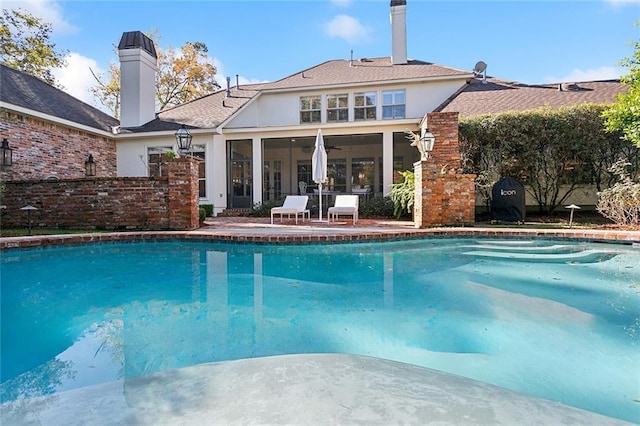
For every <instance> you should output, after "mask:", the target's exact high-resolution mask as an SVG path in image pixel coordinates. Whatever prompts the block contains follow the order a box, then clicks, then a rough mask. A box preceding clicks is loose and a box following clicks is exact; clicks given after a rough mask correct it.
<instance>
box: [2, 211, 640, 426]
mask: <svg viewBox="0 0 640 426" xmlns="http://www.w3.org/2000/svg"><path fill="white" fill-rule="evenodd" d="M439 237H469V238H485V237H489V238H552V239H576V240H584V241H603V242H618V243H626V244H631V243H640V231H618V230H608V229H584V228H571V229H570V228H564V229H533V228H518V227H513V228H498V227H479V226H477V227H461V228H433V229H416V228H414V227H413V223H411V222H401V221H374V220H360V221H359V222H358V225H356V226H352V225H351V224H350V223H347V222H339V223H337V224H335V223H332V224H327V223H317V222H313V221H311V222H305V223H301V224H298V225H295V224H294V223H293V221H291V222H287V221H285V222H282V223H280V222H279V221H276V223H274V224H273V225H271V224H270V223H269V219H268V218H237V217H228V218H213V219H209V220H207V221H206V222H205V226H203V227H201V228H200V229H198V230H194V231H170V232H127V233H117V232H116V233H88V234H69V235H56V236H34V237H16V238H0V249H5V250H11V249H20V248H33V247H46V246H60V245H68V244H69V245H73V244H83V243H99V242H114V241H131V240H149V241H157V240H167V239H185V240H212V241H229V242H240V243H242V242H248V243H251V242H255V243H276V244H277V243H285V244H287V243H303V244H304V243H313V242H358V241H384V240H398V239H415V238H439ZM0 419H1V420H2V424H11V425H27V424H29V425H31V424H42V425H86V424H91V425H115V424H118V425H121V424H127V425H128V424H136V425H185V424H188V425H205V424H206V425H212V424H213V425H236V424H243V425H247V424H249V425H253V424H256V425H303V424H304V425H352V424H367V425H392V424H406V425H414V424H415V425H424V424H439V425H461V424H462V425H514V424H544V425H557V424H571V425H592V424H593V425H595V424H597V425H603V426H604V425H623V424H629V423H625V422H623V421H620V420H617V419H613V418H610V417H604V416H601V415H598V414H596V413H592V412H589V411H584V410H579V409H577V408H573V407H569V406H566V405H562V404H559V403H556V402H552V401H548V400H543V399H538V398H534V397H531V396H527V395H523V394H519V393H516V392H513V391H509V390H506V389H503V388H500V387H497V386H493V385H489V384H486V383H482V382H477V381H474V380H471V379H466V378H462V377H460V376H456V375H451V374H447V373H443V372H439V371H435V370H430V369H427V368H422V367H418V366H414V365H409V364H403V363H398V362H394V361H389V360H382V359H378V358H369V357H361V356H355V355H342V354H307V355H283V356H276V357H265V358H253V359H245V360H238V361H227V362H220V363H213V364H201V365H196V366H193V367H188V368H183V369H180V370H174V371H167V372H162V373H158V374H153V375H150V376H144V377H139V378H131V379H126V380H120V381H116V382H108V383H103V384H99V385H95V386H88V387H84V388H79V389H75V390H71V391H67V392H62V393H58V394H54V395H50V396H47V397H36V398H29V399H24V400H19V401H16V402H9V403H5V404H2V406H1V408H0ZM639 421H640V419H639Z"/></svg>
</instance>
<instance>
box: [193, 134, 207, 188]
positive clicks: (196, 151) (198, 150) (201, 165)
mask: <svg viewBox="0 0 640 426" xmlns="http://www.w3.org/2000/svg"><path fill="white" fill-rule="evenodd" d="M204 153H205V150H204V145H193V146H192V147H191V154H192V155H193V158H195V159H196V160H198V192H199V196H200V198H206V196H207V185H206V182H207V176H206V173H205V170H206V167H205V161H204V159H205V154H204Z"/></svg>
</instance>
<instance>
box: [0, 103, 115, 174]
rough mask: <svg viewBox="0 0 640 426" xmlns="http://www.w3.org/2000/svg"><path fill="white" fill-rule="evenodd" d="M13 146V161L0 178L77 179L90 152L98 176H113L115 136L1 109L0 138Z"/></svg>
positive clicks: (4, 169)
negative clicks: (113, 137) (5, 139)
mask: <svg viewBox="0 0 640 426" xmlns="http://www.w3.org/2000/svg"><path fill="white" fill-rule="evenodd" d="M2 138H7V140H8V141H9V147H10V148H12V149H13V165H12V166H10V167H5V168H3V169H2V170H0V179H1V180H2V181H16V180H40V179H47V178H58V179H80V178H84V176H85V169H84V162H85V161H86V160H87V158H88V157H89V154H92V155H93V158H94V160H95V162H96V176H97V177H115V176H116V174H117V172H116V143H115V140H113V139H111V138H108V137H105V136H101V135H97V134H93V133H88V132H84V131H81V130H77V129H74V128H71V127H66V126H62V125H60V124H55V123H51V122H47V121H44V120H41V119H38V118H34V117H31V116H27V115H22V114H18V113H15V112H11V111H8V110H6V109H4V108H3V109H0V139H2Z"/></svg>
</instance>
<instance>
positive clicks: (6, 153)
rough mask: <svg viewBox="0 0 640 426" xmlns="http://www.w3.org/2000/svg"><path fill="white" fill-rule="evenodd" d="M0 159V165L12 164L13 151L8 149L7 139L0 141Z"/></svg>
mask: <svg viewBox="0 0 640 426" xmlns="http://www.w3.org/2000/svg"><path fill="white" fill-rule="evenodd" d="M0 157H2V163H1V164H2V165H3V166H10V165H12V164H13V150H12V149H11V148H9V141H8V140H7V138H3V139H2V145H1V146H0Z"/></svg>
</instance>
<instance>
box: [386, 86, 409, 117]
mask: <svg viewBox="0 0 640 426" xmlns="http://www.w3.org/2000/svg"><path fill="white" fill-rule="evenodd" d="M404 110H405V95H404V90H386V91H384V92H382V118H383V119H384V120H388V119H392V118H404V113H405V111H404Z"/></svg>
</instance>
